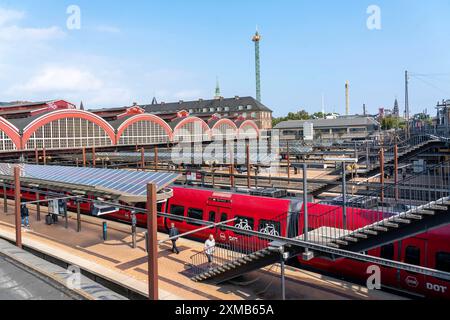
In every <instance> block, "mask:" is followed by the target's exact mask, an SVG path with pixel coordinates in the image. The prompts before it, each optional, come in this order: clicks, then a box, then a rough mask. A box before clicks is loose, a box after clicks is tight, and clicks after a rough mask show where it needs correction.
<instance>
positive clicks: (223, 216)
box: [204, 205, 231, 241]
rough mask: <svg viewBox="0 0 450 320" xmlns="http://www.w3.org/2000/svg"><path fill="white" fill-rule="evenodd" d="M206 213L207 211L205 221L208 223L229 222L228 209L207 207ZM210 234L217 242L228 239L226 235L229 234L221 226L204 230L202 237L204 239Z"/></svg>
mask: <svg viewBox="0 0 450 320" xmlns="http://www.w3.org/2000/svg"><path fill="white" fill-rule="evenodd" d="M206 211H207V220H208V221H209V222H214V223H220V222H223V221H227V220H230V218H229V217H230V214H231V209H230V208H226V207H222V206H216V205H207V206H206ZM206 233H207V234H206ZM211 233H212V234H213V235H214V237H215V239H216V240H218V241H225V240H227V239H228V234H229V232H228V230H226V229H225V228H223V227H221V226H218V227H215V228H211V229H208V230H206V231H205V235H204V236H205V238H206V237H208V236H209V235H210V234H211Z"/></svg>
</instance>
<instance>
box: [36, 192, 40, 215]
mask: <svg viewBox="0 0 450 320" xmlns="http://www.w3.org/2000/svg"><path fill="white" fill-rule="evenodd" d="M40 200H41V195H40V193H39V190H38V191H36V201H38V202H37V203H36V220H37V221H41V202H40Z"/></svg>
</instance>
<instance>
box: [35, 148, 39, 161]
mask: <svg viewBox="0 0 450 320" xmlns="http://www.w3.org/2000/svg"><path fill="white" fill-rule="evenodd" d="M34 159H35V161H36V164H39V151H38V149H37V148H34Z"/></svg>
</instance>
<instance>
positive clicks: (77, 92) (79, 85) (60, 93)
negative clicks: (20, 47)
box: [4, 66, 132, 108]
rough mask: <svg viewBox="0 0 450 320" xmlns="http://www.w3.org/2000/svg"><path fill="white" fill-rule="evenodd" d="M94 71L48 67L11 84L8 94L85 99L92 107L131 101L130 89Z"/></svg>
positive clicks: (28, 97)
mask: <svg viewBox="0 0 450 320" xmlns="http://www.w3.org/2000/svg"><path fill="white" fill-rule="evenodd" d="M94 73H95V72H92V71H90V70H88V69H86V68H77V67H61V66H51V67H46V68H44V69H42V70H40V71H39V72H37V74H35V75H34V76H33V77H31V79H30V80H29V81H27V82H25V83H22V84H18V85H14V86H12V87H10V88H9V89H8V90H7V91H6V92H5V93H4V94H5V95H6V96H9V97H18V98H21V99H22V97H27V99H30V100H33V99H34V100H42V99H49V100H50V99H55V98H61V99H66V100H69V101H71V102H75V103H77V102H78V101H80V100H82V101H83V102H84V103H85V105H86V107H88V108H97V107H103V106H117V105H121V104H129V103H130V99H131V97H132V93H131V92H130V90H128V89H127V88H126V87H124V86H122V85H116V84H115V83H114V81H109V79H108V76H107V75H106V76H105V79H106V80H103V79H101V78H99V77H98V76H96V75H94ZM18 98H16V99H18ZM13 100H14V99H13Z"/></svg>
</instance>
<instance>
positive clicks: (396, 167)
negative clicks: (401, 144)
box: [394, 143, 399, 201]
mask: <svg viewBox="0 0 450 320" xmlns="http://www.w3.org/2000/svg"><path fill="white" fill-rule="evenodd" d="M394 183H395V200H396V201H398V199H399V193H398V145H397V143H395V146H394Z"/></svg>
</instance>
